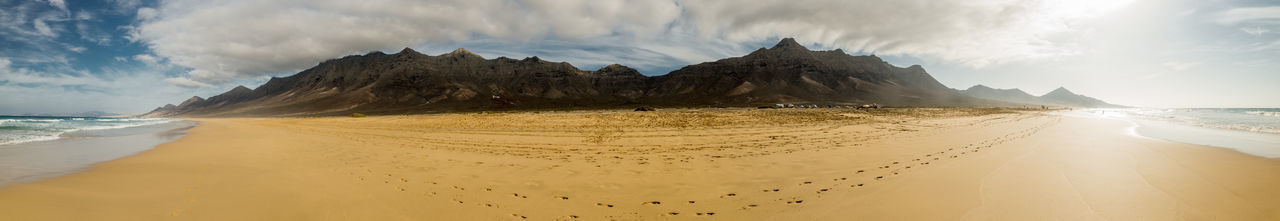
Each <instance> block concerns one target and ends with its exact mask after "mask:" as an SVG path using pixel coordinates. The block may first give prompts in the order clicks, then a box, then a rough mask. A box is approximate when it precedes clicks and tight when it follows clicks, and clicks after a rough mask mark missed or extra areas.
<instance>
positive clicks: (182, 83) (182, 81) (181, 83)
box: [164, 77, 213, 88]
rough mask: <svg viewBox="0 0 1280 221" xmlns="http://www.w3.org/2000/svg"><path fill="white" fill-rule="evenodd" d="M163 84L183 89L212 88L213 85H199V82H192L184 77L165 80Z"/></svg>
mask: <svg viewBox="0 0 1280 221" xmlns="http://www.w3.org/2000/svg"><path fill="white" fill-rule="evenodd" d="M164 83H169V84H172V85H174V86H178V87H184V88H202V87H213V85H210V84H206V83H201V82H199V81H193V80H191V79H187V78H184V77H175V78H165V79H164Z"/></svg>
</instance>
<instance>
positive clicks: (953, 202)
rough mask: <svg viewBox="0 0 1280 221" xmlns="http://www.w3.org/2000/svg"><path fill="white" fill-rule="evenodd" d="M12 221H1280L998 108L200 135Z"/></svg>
mask: <svg viewBox="0 0 1280 221" xmlns="http://www.w3.org/2000/svg"><path fill="white" fill-rule="evenodd" d="M196 120H198V121H200V122H201V123H202V125H201V126H199V127H197V128H194V129H192V130H191V131H190V132H191V135H188V136H187V137H184V138H182V139H180V140H178V141H176V142H173V143H169V144H164V145H161V146H160V147H158V148H156V149H154V150H151V151H148V152H145V153H143V154H140V155H136V156H132V157H128V158H124V159H120V160H115V161H111V162H107V163H102V164H99V165H97V166H95V167H94V168H92V169H91V170H89V171H87V172H83V173H78V174H73V175H69V176H65V177H59V178H53V179H49V180H44V181H40V182H35V183H29V184H18V185H14V186H11V187H7V188H4V189H0V220H161V219H179V220H191V219H197V220H422V219H434V220H522V219H527V220H702V219H706V220H849V219H876V220H956V219H968V220H1044V219H1050V220H1092V219H1113V220H1169V219H1211V220H1275V219H1280V209H1278V208H1280V188H1277V187H1280V161H1277V160H1273V159H1265V158H1258V157H1253V156H1248V155H1243V154H1240V153H1236V152H1232V151H1228V150H1223V149H1218V148H1211V147H1204V146H1194V145H1182V144H1174V143H1169V142H1165V141H1160V140H1152V139H1146V138H1140V137H1134V136H1131V135H1128V133H1127V127H1129V123H1127V122H1124V121H1118V120H1107V119H1097V118H1081V117H1069V116H1065V115H1062V114H1058V113H1053V112H1020V111H1010V110H991V109H892V110H878V111H871V112H864V111H853V110H847V111H846V110H747V109H726V110H720V109H712V110H664V111H660V112H645V113H640V112H622V111H577V112H546V113H498V114H442V115H417V116H386V117H369V118H287V119H280V118H264V119H196Z"/></svg>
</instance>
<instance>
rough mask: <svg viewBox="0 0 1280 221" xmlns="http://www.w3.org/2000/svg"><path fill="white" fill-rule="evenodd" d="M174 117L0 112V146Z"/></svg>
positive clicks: (144, 123)
mask: <svg viewBox="0 0 1280 221" xmlns="http://www.w3.org/2000/svg"><path fill="white" fill-rule="evenodd" d="M173 121H176V119H167V118H96V117H30V116H0V148H2V147H3V145H8V144H19V143H27V142H37V141H47V140H56V139H59V138H64V136H63V135H64V134H66V133H71V132H77V131H92V130H110V129H122V128H130V127H138V126H146V125H155V124H163V123H169V122H173Z"/></svg>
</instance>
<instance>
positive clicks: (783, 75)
mask: <svg viewBox="0 0 1280 221" xmlns="http://www.w3.org/2000/svg"><path fill="white" fill-rule="evenodd" d="M983 88H986V87H985V86H984V87H983ZM988 89H989V88H988ZM992 90H993V91H995V92H991V91H985V92H984V90H983V89H981V88H977V89H975V88H970V89H969V90H964V91H960V90H955V89H951V88H948V87H946V86H944V85H943V84H942V83H940V82H938V81H937V80H936V79H934V78H933V76H931V75H929V73H927V72H926V71H925V70H924V68H923V67H921V66H919V65H913V66H910V67H906V68H902V67H897V66H894V65H891V64H889V63H888V62H885V61H884V60H881V59H880V58H879V57H876V56H874V55H870V56H853V55H849V54H846V53H844V52H843V51H842V50H840V49H836V50H831V51H812V50H809V49H807V48H805V47H804V46H803V45H801V44H799V43H797V42H796V41H795V40H794V39H791V38H785V39H782V40H781V41H780V42H778V44H776V45H774V46H773V47H770V48H760V49H758V50H755V51H754V52H751V53H750V54H747V55H745V56H742V57H733V58H726V59H721V60H718V61H713V62H705V63H701V64H695V65H689V66H685V67H683V68H681V69H678V70H675V71H672V72H670V73H668V74H666V75H659V76H645V75H642V74H640V72H638V71H636V70H634V69H631V68H629V67H626V66H622V65H618V64H614V65H609V66H605V67H603V68H600V69H598V70H580V69H578V68H577V67H574V66H573V65H570V64H568V63H565V62H552V61H545V60H542V59H539V58H538V57H529V58H524V59H518V60H517V59H511V58H506V57H499V58H496V59H485V58H483V57H481V56H479V55H476V54H474V53H471V52H470V51H467V50H466V49H458V50H455V51H453V52H450V53H446V54H441V55H438V56H430V55H424V54H422V53H419V52H417V51H414V50H413V49H409V48H405V49H403V50H401V51H400V52H398V53H395V54H385V53H382V52H372V53H368V54H365V55H353V56H347V57H343V58H339V59H333V60H328V61H325V62H322V63H320V64H319V65H316V66H315V67H312V68H310V69H307V70H304V71H302V72H299V73H297V74H295V75H293V76H288V77H283V78H272V79H270V80H269V81H267V82H266V83H264V84H263V85H261V86H258V87H257V88H255V89H250V88H248V87H244V86H238V87H236V88H234V89H231V90H230V91H227V92H226V93H222V94H219V95H216V96H213V97H209V98H208V99H204V98H201V97H198V96H197V97H192V98H190V99H188V100H186V101H184V102H182V103H180V104H178V105H173V104H169V105H165V106H163V107H159V108H156V109H155V110H153V111H151V112H149V113H146V114H144V116H200V117H220V116H302V115H337V114H348V113H356V112H359V113H367V114H405V113H430V112H448V111H476V110H504V109H586V108H612V107H631V106H639V105H650V106H669V107H700V106H702V107H705V106H725V107H727V106H754V105H768V104H777V103H794V104H830V105H857V104H868V103H877V104H880V105H884V106H916V107H924V106H928V107H940V106H945V107H955V106H1019V105H1022V104H1047V105H1061V106H1076V105H1080V107H1088V105H1092V104H1105V102H1101V101H1097V100H1096V99H1093V98H1088V97H1083V96H1080V95H1076V94H1073V93H1071V92H1069V91H1066V90H1065V89H1059V90H1060V91H1061V92H1059V91H1058V90H1055V92H1051V93H1049V94H1047V95H1045V96H1041V97H1039V98H1034V99H1026V100H1019V99H1021V98H1019V99H1012V100H1011V99H1004V98H1006V96H996V95H998V94H1001V93H1002V92H1000V90H995V89H992ZM989 92H991V93H990V94H996V95H992V96H987V95H986V94H988V93H989ZM1023 94H1025V93H1023ZM1050 95H1052V96H1050ZM1028 96H1030V95H1028ZM1009 97H1012V98H1016V97H1017V96H1009ZM1032 97H1034V96H1032ZM1049 101H1052V102H1049ZM1094 101H1097V102H1094ZM1033 102H1034V103H1033Z"/></svg>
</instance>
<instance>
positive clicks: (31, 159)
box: [0, 121, 196, 188]
mask: <svg viewBox="0 0 1280 221" xmlns="http://www.w3.org/2000/svg"><path fill="white" fill-rule="evenodd" d="M195 125H196V123H195V122H189V121H178V122H171V123H164V124H156V125H146V126H139V127H131V128H122V129H110V130H89V131H76V132H71V133H67V134H63V135H62V138H60V139H57V140H50V141H38V142H30V143H20V144H8V145H0V188H3V187H5V186H7V185H10V184H14V183H21V182H31V181H36V180H40V179H45V178H49V177H56V176H61V175H66V174H71V173H75V172H80V171H83V170H85V169H87V168H89V166H91V165H93V164H95V163H100V162H104V161H109V160H114V159H118V158H121V157H126V156H129V155H134V154H138V153H141V152H143V151H147V150H150V149H151V148H154V147H155V146H156V145H160V144H163V143H167V142H170V141H174V140H176V139H178V138H179V137H181V136H182V135H184V134H185V133H184V132H183V131H184V130H186V129H190V128H191V127H194V126H195Z"/></svg>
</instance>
